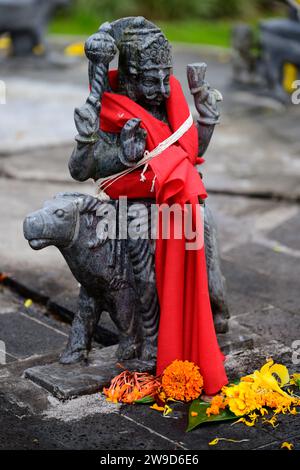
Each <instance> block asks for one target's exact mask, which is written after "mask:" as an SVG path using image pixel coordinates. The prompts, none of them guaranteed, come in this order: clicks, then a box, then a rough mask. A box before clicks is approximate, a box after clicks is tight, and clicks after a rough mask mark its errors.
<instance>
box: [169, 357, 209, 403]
mask: <svg viewBox="0 0 300 470" xmlns="http://www.w3.org/2000/svg"><path fill="white" fill-rule="evenodd" d="M162 388H163V391H164V392H165V394H166V397H167V398H168V399H173V400H180V401H190V400H194V399H195V398H198V397H199V396H200V394H201V392H202V388H203V377H202V375H201V374H200V371H199V367H198V366H196V365H195V364H194V363H193V362H189V361H178V360H175V361H173V362H172V363H171V364H170V365H169V366H168V367H167V368H166V369H165V370H164V372H163V375H162Z"/></svg>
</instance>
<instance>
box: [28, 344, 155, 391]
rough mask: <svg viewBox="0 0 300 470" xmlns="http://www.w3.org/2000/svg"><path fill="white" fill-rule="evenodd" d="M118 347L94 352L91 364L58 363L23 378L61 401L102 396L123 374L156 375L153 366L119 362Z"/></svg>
mask: <svg viewBox="0 0 300 470" xmlns="http://www.w3.org/2000/svg"><path fill="white" fill-rule="evenodd" d="M116 349H117V346H109V347H107V348H103V349H93V350H92V351H91V353H90V356H89V362H88V364H86V365H84V364H78V363H77V364H72V365H63V364H59V363H58V362H54V363H52V364H48V365H45V366H36V367H31V368H30V369H26V370H25V372H24V376H25V377H26V378H27V379H30V380H32V381H33V382H34V383H36V384H37V385H40V386H41V387H43V388H45V389H46V390H48V391H49V392H50V393H52V395H54V396H55V397H56V398H59V399H60V400H67V399H70V398H74V397H77V396H79V395H87V394H90V393H96V392H101V391H102V389H103V387H104V386H107V385H108V384H109V382H110V381H111V379H112V378H113V377H115V376H116V375H118V374H120V373H121V372H122V370H125V369H128V370H131V371H139V372H144V371H149V372H154V363H152V364H151V363H149V362H143V361H139V360H129V361H122V363H120V362H119V361H118V359H117V358H116Z"/></svg>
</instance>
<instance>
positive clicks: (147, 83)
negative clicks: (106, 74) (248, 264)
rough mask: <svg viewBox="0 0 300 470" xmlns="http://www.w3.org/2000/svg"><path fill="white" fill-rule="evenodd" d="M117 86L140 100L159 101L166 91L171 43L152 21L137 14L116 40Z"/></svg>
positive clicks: (170, 65)
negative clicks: (117, 59)
mask: <svg viewBox="0 0 300 470" xmlns="http://www.w3.org/2000/svg"><path fill="white" fill-rule="evenodd" d="M118 49H119V51H120V55H119V84H120V90H121V91H122V92H124V93H125V94H126V95H127V96H129V98H131V99H133V100H134V101H136V102H139V103H140V104H150V105H159V104H161V103H162V101H164V99H166V98H168V97H169V95H170V74H171V70H172V54H171V45H170V43H169V42H168V40H167V39H166V37H165V36H164V34H163V33H162V31H161V30H160V29H159V28H157V27H156V26H155V25H154V24H153V23H150V22H149V21H147V20H145V18H143V17H137V18H134V19H133V20H132V22H131V23H130V24H129V25H128V26H127V28H125V30H124V32H123V34H122V37H121V40H120V42H119V43H118Z"/></svg>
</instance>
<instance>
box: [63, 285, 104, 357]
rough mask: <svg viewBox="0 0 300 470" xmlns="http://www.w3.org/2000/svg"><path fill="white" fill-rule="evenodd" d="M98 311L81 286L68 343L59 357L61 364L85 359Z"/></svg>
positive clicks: (89, 347)
mask: <svg viewBox="0 0 300 470" xmlns="http://www.w3.org/2000/svg"><path fill="white" fill-rule="evenodd" d="M100 313H101V311H100V308H99V306H98V305H97V304H96V301H95V299H94V298H93V297H90V296H89V295H88V293H87V292H86V290H85V289H84V288H83V287H81V289H80V294H79V301H78V310H77V313H76V315H75V317H74V320H73V323H72V328H71V332H70V335H69V339H68V344H67V347H66V349H65V351H64V352H63V354H62V355H61V357H60V362H61V363H62V364H73V363H75V362H79V361H82V360H86V359H87V356H88V353H89V351H90V349H91V342H92V337H93V334H94V331H95V328H96V325H97V323H98V320H99V316H100Z"/></svg>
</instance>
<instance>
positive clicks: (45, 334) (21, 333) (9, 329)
mask: <svg viewBox="0 0 300 470" xmlns="http://www.w3.org/2000/svg"><path fill="white" fill-rule="evenodd" d="M0 331H1V333H0V334H1V340H2V341H4V342H5V345H6V353H7V355H8V360H9V361H10V360H11V358H13V360H22V359H26V358H28V357H31V356H33V355H36V354H39V355H41V354H43V355H44V354H48V353H50V352H53V351H55V352H57V351H61V350H62V349H63V347H64V345H65V343H66V340H67V335H66V334H65V333H63V332H61V331H59V330H56V329H54V328H53V327H48V326H47V324H46V323H44V322H41V321H36V319H34V318H33V317H30V316H29V315H27V314H24V313H23V312H21V311H18V312H15V313H7V314H2V315H1V316H0Z"/></svg>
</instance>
